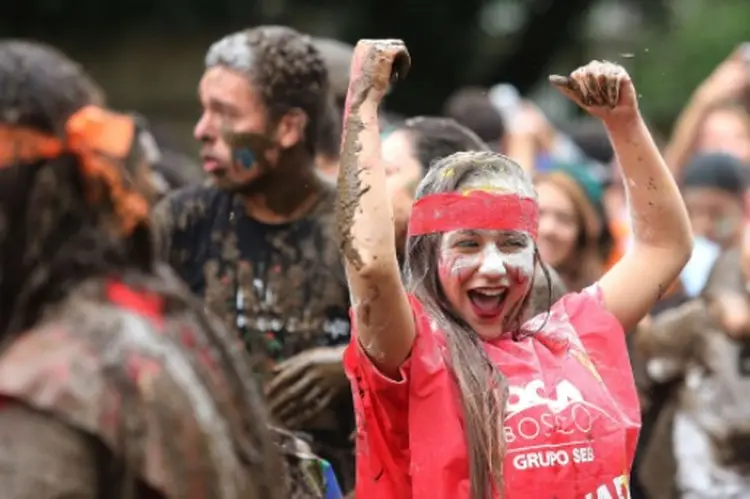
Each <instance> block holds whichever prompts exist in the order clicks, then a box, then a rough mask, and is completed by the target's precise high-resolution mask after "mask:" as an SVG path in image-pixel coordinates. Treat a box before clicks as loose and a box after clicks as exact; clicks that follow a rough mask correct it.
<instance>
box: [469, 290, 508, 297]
mask: <svg viewBox="0 0 750 499" xmlns="http://www.w3.org/2000/svg"><path fill="white" fill-rule="evenodd" d="M475 292H476V293H477V294H480V295H482V296H488V297H496V296H500V295H502V294H503V293H504V292H505V291H504V290H502V289H498V290H493V291H485V290H475Z"/></svg>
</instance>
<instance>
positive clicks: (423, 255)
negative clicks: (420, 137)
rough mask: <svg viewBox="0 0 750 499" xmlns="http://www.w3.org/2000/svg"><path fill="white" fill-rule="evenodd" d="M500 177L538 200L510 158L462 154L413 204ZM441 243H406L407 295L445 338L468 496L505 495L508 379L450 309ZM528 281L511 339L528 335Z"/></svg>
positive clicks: (433, 176)
mask: <svg viewBox="0 0 750 499" xmlns="http://www.w3.org/2000/svg"><path fill="white" fill-rule="evenodd" d="M498 178H500V179H502V181H503V183H504V184H505V185H507V186H508V188H509V189H510V190H511V191H513V192H514V193H516V194H519V195H521V196H524V197H531V198H534V199H536V193H535V191H534V187H533V185H532V183H531V179H530V178H529V177H528V176H527V175H526V173H525V172H524V171H523V169H522V168H521V167H520V166H519V165H518V164H516V163H515V162H513V161H512V160H511V159H510V158H507V157H506V156H503V155H501V154H496V153H491V152H460V153H456V154H453V155H451V156H448V157H446V158H443V159H441V160H440V161H438V162H437V163H435V164H434V165H433V166H432V167H431V168H430V170H429V172H428V173H427V175H426V176H425V177H424V179H422V182H421V183H420V185H419V187H418V188H417V193H416V199H419V198H421V197H422V196H425V195H429V194H437V193H443V192H452V191H456V190H458V189H460V188H461V187H462V186H465V185H468V184H474V185H481V184H490V183H491V182H492V180H493V179H495V180H496V179H498ZM441 238H442V235H441V234H428V235H423V236H414V237H410V238H409V239H408V241H407V244H406V260H405V264H404V276H405V280H406V286H407V289H408V290H409V292H411V293H413V294H414V295H415V296H416V297H417V298H418V299H419V300H420V302H421V303H422V304H423V305H424V307H425V309H426V311H427V313H428V315H429V316H430V317H431V318H433V319H434V320H436V321H437V323H438V324H439V325H440V327H441V328H442V330H443V332H444V333H445V339H446V343H447V345H448V352H449V356H450V358H449V359H448V360H449V364H450V365H451V371H452V374H453V375H454V377H455V380H456V382H457V384H458V388H459V392H460V394H461V402H462V405H463V413H464V430H465V433H466V441H467V444H468V451H469V452H468V453H469V478H470V481H471V497H472V499H487V498H489V497H492V494H493V491H494V492H496V493H497V494H502V493H503V479H502V471H503V461H504V458H505V438H504V431H503V429H502V424H503V421H504V419H505V403H506V399H507V391H508V386H507V380H506V379H505V377H504V376H503V375H502V373H500V371H499V370H498V369H497V367H496V366H495V365H494V364H493V363H492V361H491V360H490V359H489V357H488V356H487V353H486V352H485V350H484V348H483V347H482V343H481V341H482V340H481V339H480V338H479V336H478V335H477V334H476V332H475V331H474V330H473V329H472V328H471V327H470V326H469V325H468V324H467V323H466V321H464V320H463V319H462V318H461V317H460V315H459V314H458V313H457V312H456V311H455V310H453V307H452V306H451V304H450V303H449V301H448V299H447V297H446V296H445V293H444V292H443V289H442V286H441V285H440V280H439V277H438V272H437V270H436V269H437V261H438V258H439V248H440V241H441ZM534 259H535V260H536V262H535V263H538V262H539V255H538V253H537V251H536V249H535V250H534ZM535 269H542V271H543V272H545V271H546V267H544V266H543V265H535ZM535 272H536V270H535ZM545 273H546V272H545ZM532 280H533V279H532ZM546 280H547V281H548V282H550V276H549V275H546ZM531 282H532V281H529V290H527V292H526V297H525V298H524V303H523V304H522V307H521V311H520V313H519V314H518V315H517V316H516V317H511V318H510V321H509V325H508V327H509V328H510V331H509V332H511V333H513V335H514V337H519V336H520V335H522V334H530V333H532V332H526V331H522V330H521V328H522V326H521V324H522V321H523V319H524V317H525V316H526V311H527V309H528V308H529V305H530V303H531V300H532V293H531ZM488 388H492V389H491V390H488Z"/></svg>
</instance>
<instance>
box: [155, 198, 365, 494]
mask: <svg viewBox="0 0 750 499" xmlns="http://www.w3.org/2000/svg"><path fill="white" fill-rule="evenodd" d="M334 200H335V190H334V187H333V185H328V184H326V186H325V188H324V191H323V193H322V194H321V196H320V198H319V199H318V200H317V202H316V204H315V205H314V206H313V207H312V208H311V210H310V212H309V214H308V215H307V216H306V217H304V218H302V219H300V220H297V221H295V222H291V223H288V224H280V225H267V224H263V223H260V222H258V221H257V220H254V219H252V218H250V217H248V216H246V215H245V210H244V207H243V205H242V203H241V199H240V197H239V196H236V195H232V194H229V193H227V192H224V191H221V190H219V189H216V188H215V187H213V186H210V185H201V186H191V187H189V188H185V189H182V190H180V191H177V192H175V193H173V194H171V195H170V196H168V197H167V198H166V199H164V200H163V201H162V202H161V203H159V205H158V206H157V207H156V209H155V211H154V223H155V226H156V227H155V228H156V232H157V241H159V251H160V253H161V255H162V256H163V257H164V258H166V260H167V261H168V262H169V263H170V264H171V265H172V267H173V268H174V269H175V270H176V271H177V273H178V274H179V275H180V276H181V277H182V278H183V280H185V281H186V282H187V284H188V286H189V287H190V289H191V290H192V291H193V293H195V294H196V295H198V296H200V297H202V298H203V300H204V302H205V304H206V306H207V307H208V309H209V310H211V312H213V313H214V314H216V315H218V316H219V317H221V318H223V319H224V320H225V321H226V322H227V324H230V325H232V326H233V327H234V328H235V329H236V330H237V331H238V334H239V336H240V337H241V338H242V339H243V341H244V343H245V345H246V347H247V349H248V351H249V352H250V353H251V355H252V356H253V358H254V360H255V361H256V365H259V366H260V370H261V371H262V376H261V377H262V378H263V379H264V381H268V379H269V376H267V374H268V372H269V370H270V368H271V367H272V366H273V364H274V363H275V362H278V361H280V360H283V359H286V358H289V357H291V356H293V355H295V354H298V353H300V352H303V351H305V350H308V349H310V348H314V347H321V346H323V347H324V346H337V345H345V344H347V343H348V341H349V315H348V310H349V292H348V288H347V284H346V278H345V275H344V269H343V265H342V263H341V257H340V252H339V248H338V244H337V242H336V236H335V234H336V231H335V218H334ZM352 429H353V411H352V407H351V395H350V394H349V393H348V392H346V391H344V392H343V393H342V394H341V397H340V398H339V400H336V401H335V403H334V404H333V405H332V406H331V408H330V409H329V410H327V411H326V412H325V413H324V414H322V415H321V417H319V418H317V419H316V421H315V422H313V424H312V425H310V427H309V428H303V430H304V431H305V432H308V433H310V434H311V435H312V436H313V439H314V449H315V452H317V453H318V454H320V455H321V456H322V457H324V458H326V459H328V460H329V461H330V462H331V463H332V464H333V466H334V468H335V469H336V471H337V473H338V474H339V479H340V480H341V482H342V485H344V487H347V488H348V487H349V486H351V485H353V484H352V483H351V478H352V477H353V468H352V461H353V449H352V446H351V442H350V441H349V439H348V435H349V433H350V431H351V430H352ZM344 469H348V470H350V471H343V470H344ZM347 475H351V477H349V476H347Z"/></svg>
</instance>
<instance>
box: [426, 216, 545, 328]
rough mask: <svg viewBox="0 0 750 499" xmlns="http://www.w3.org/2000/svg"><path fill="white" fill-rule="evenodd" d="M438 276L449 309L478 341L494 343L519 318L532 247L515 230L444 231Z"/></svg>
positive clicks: (529, 276) (530, 276)
mask: <svg viewBox="0 0 750 499" xmlns="http://www.w3.org/2000/svg"><path fill="white" fill-rule="evenodd" d="M439 272H440V283H441V285H442V287H443V292H444V293H445V296H446V297H447V298H448V301H449V302H450V304H451V306H452V307H453V309H454V310H456V311H457V312H458V313H459V314H460V315H461V317H462V318H463V319H464V320H465V321H466V322H467V323H468V324H469V325H470V326H471V327H472V328H473V329H474V331H476V333H477V334H478V335H479V336H480V337H481V338H483V339H485V340H492V339H495V338H498V337H500V336H501V335H502V334H503V333H504V332H506V331H507V328H508V327H509V326H510V321H511V320H513V319H514V318H516V317H518V316H519V314H521V313H522V309H521V307H522V306H523V303H524V299H525V298H526V295H527V294H528V293H529V289H530V288H531V284H532V281H533V276H534V243H533V241H532V240H531V238H530V237H529V236H528V235H527V234H525V233H522V232H515V231H497V230H478V231H477V230H456V231H451V232H446V233H445V234H444V235H443V238H442V242H441V246H440V262H439Z"/></svg>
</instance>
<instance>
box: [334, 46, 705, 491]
mask: <svg viewBox="0 0 750 499" xmlns="http://www.w3.org/2000/svg"><path fill="white" fill-rule="evenodd" d="M408 67H409V55H408V52H407V51H406V48H405V47H404V45H403V43H402V42H400V41H396V40H363V41H360V43H359V44H358V45H357V48H356V51H355V55H354V59H353V62H352V72H351V80H350V87H349V95H348V99H347V106H346V112H345V131H344V138H343V149H342V156H341V171H340V176H339V212H338V217H339V230H340V231H341V234H340V235H341V238H342V239H341V241H342V243H341V244H342V251H343V254H344V258H345V260H346V266H347V275H348V280H349V285H350V290H351V294H352V303H353V306H352V319H353V321H352V322H353V324H355V326H356V328H355V334H354V335H353V339H352V344H351V345H350V346H349V348H348V350H347V352H346V355H345V367H346V369H347V372H348V374H349V376H350V379H351V381H352V386H353V394H354V399H355V407H356V411H357V489H356V490H357V499H386V498H387V499H402V498H403V499H406V498H414V499H469V498H471V499H487V498H496V497H504V498H506V499H508V498H510V499H515V498H552V497H554V498H556V499H573V498H581V499H584V498H585V499H589V498H597V499H602V498H607V497H612V498H625V497H628V496H629V492H628V483H627V482H628V475H629V471H630V466H631V463H632V459H633V453H634V450H635V444H636V440H637V437H638V430H639V428H640V417H639V407H638V401H637V395H636V391H635V386H634V382H633V377H632V374H631V370H630V364H629V361H628V357H627V351H626V348H625V338H624V331H627V330H629V329H630V328H631V327H632V326H634V325H635V324H636V323H637V322H638V321H639V320H640V319H641V318H642V317H643V316H644V315H645V314H646V312H647V311H648V310H649V309H650V308H651V306H652V304H653V303H654V302H655V301H656V300H657V298H658V297H659V295H660V294H661V293H662V292H663V291H664V290H665V289H666V288H667V287H668V286H669V285H670V284H671V283H672V281H673V280H674V279H675V278H676V277H677V275H678V273H679V272H680V269H682V267H683V265H684V264H685V262H686V261H687V259H688V257H689V255H690V251H691V245H692V240H691V234H690V229H689V225H688V219H687V214H686V211H685V207H684V205H683V203H682V200H681V198H680V194H679V191H678V189H677V186H676V185H675V182H674V180H673V179H672V176H671V174H670V173H669V170H668V169H667V167H666V166H665V164H664V162H663V160H662V158H661V157H660V155H659V152H658V151H657V148H656V146H655V145H654V143H653V141H652V139H651V135H650V134H649V132H648V129H647V128H646V126H645V125H644V123H643V120H642V119H641V116H640V113H639V111H638V106H637V99H636V94H635V91H634V89H633V85H632V83H631V81H630V78H629V76H628V74H627V73H626V71H625V70H624V69H623V68H622V67H620V66H618V65H615V64H611V63H606V62H592V63H590V64H589V65H587V66H585V67H583V68H580V69H578V70H576V71H575V72H574V73H572V74H571V75H570V76H569V77H560V76H556V77H551V81H552V83H553V84H555V85H556V86H557V87H558V88H559V89H560V90H561V91H562V92H563V93H564V94H565V95H567V96H568V97H569V98H571V99H572V100H573V101H575V102H576V103H578V104H579V105H581V106H582V107H583V108H584V109H586V110H587V111H588V112H589V113H591V114H592V115H594V116H596V117H598V118H600V119H601V120H602V121H603V123H604V125H605V126H606V127H607V130H608V131H609V134H610V137H611V141H612V145H613V146H614V149H615V151H616V153H617V156H618V160H619V162H620V164H621V165H622V168H623V174H624V181H625V188H626V189H627V192H628V196H629V199H630V206H631V210H632V218H633V230H634V239H635V241H634V244H633V246H632V248H631V249H630V250H629V251H628V253H627V254H626V255H625V256H624V257H623V258H622V259H621V260H620V261H619V262H618V263H617V265H615V266H614V267H613V268H612V269H611V270H610V271H609V272H608V273H607V274H606V275H604V276H603V277H602V278H601V279H600V280H599V281H598V282H597V283H595V284H593V285H592V286H590V287H588V288H586V289H585V290H583V291H582V292H580V293H571V294H568V295H566V296H564V297H563V298H562V299H561V300H559V301H558V302H557V303H555V304H554V305H552V306H551V308H550V310H549V313H545V314H542V315H540V316H538V317H527V309H528V304H529V296H530V289H531V284H532V282H533V279H534V269H535V268H536V265H535V264H536V262H537V261H538V259H539V254H538V252H537V250H536V244H535V237H536V233H537V220H538V209H537V203H536V199H535V197H536V195H535V192H534V188H533V185H532V183H531V180H530V179H529V178H528V177H527V176H526V174H525V173H524V172H523V170H522V169H521V167H520V166H518V165H517V164H516V163H514V162H513V161H512V160H511V159H509V158H507V157H505V156H502V155H499V154H494V153H488V152H467V153H458V154H454V155H452V156H449V157H448V158H445V159H443V160H441V161H439V162H438V163H437V164H435V165H433V166H432V168H431V169H430V171H429V173H428V174H427V175H426V177H425V178H424V180H423V181H422V182H421V185H420V186H419V189H418V192H417V197H416V199H417V201H416V203H415V205H414V209H413V211H412V214H411V219H410V225H409V239H408V242H407V249H406V263H405V280H404V281H402V278H401V275H400V273H399V267H398V263H397V260H396V252H395V251H394V233H393V226H392V223H391V220H392V214H391V212H390V210H391V208H390V203H389V202H388V198H387V195H386V190H385V175H384V171H383V166H382V164H381V162H380V160H379V157H380V137H379V130H378V106H379V104H380V101H381V100H382V98H383V96H384V95H385V93H386V92H387V91H388V89H389V87H390V85H391V83H393V82H394V80H395V79H398V77H399V76H403V74H404V73H405V71H406V70H407V69H408Z"/></svg>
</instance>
